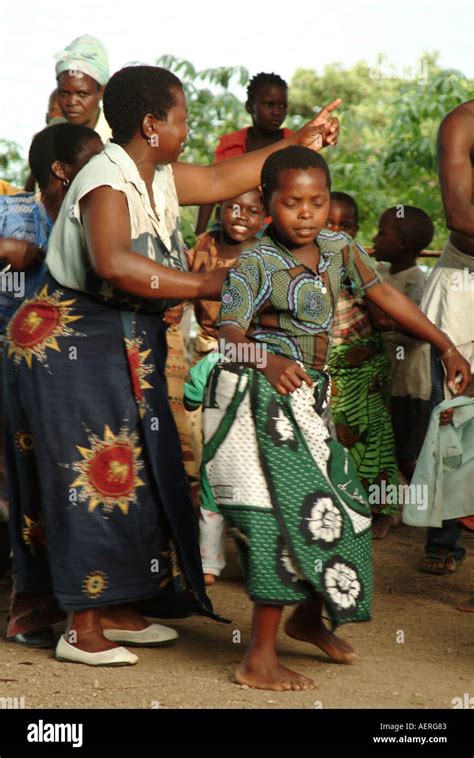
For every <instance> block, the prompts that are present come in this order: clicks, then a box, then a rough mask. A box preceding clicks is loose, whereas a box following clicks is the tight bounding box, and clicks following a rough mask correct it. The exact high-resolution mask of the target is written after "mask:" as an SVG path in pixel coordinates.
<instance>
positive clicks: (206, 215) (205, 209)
mask: <svg viewBox="0 0 474 758" xmlns="http://www.w3.org/2000/svg"><path fill="white" fill-rule="evenodd" d="M213 208H214V206H213V205H212V203H208V204H207V205H201V206H199V210H198V217H197V222H196V235H199V234H202V233H203V232H205V231H206V229H207V225H208V224H209V219H210V218H211V216H212V209H213Z"/></svg>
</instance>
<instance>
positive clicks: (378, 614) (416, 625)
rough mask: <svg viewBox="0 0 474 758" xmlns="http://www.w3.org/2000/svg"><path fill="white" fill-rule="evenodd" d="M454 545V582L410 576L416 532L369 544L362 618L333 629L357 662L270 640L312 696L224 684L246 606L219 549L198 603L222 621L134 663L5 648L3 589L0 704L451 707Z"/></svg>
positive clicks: (468, 634)
mask: <svg viewBox="0 0 474 758" xmlns="http://www.w3.org/2000/svg"><path fill="white" fill-rule="evenodd" d="M462 539H463V544H464V545H465V547H466V548H467V549H468V557H467V559H466V561H465V562H464V564H463V566H462V569H461V571H460V572H459V573H457V574H455V575H453V576H444V577H436V576H430V575H427V574H421V573H419V572H418V571H417V570H416V568H417V565H418V563H419V561H420V558H421V556H422V547H423V540H424V532H423V530H416V529H412V528H409V527H406V526H402V527H399V528H398V529H396V530H394V531H392V532H391V534H390V535H389V536H388V537H387V539H385V540H384V541H381V542H375V543H374V558H375V576H376V592H375V598H374V608H373V621H372V622H371V623H368V624H365V623H364V624H352V625H347V626H345V627H343V628H342V629H341V631H340V634H341V636H346V637H347V638H349V639H351V640H352V642H353V643H354V645H355V647H356V649H357V651H358V652H359V654H360V660H359V661H358V663H357V664H356V665H355V666H342V665H337V664H333V663H330V662H329V661H328V660H327V659H326V658H325V656H324V655H323V654H319V651H316V650H315V649H314V648H312V647H311V646H310V645H306V644H302V643H298V642H296V641H294V640H291V639H289V638H288V637H285V635H284V634H283V632H282V633H281V635H280V652H281V658H282V661H283V663H284V664H285V665H287V666H289V667H290V668H294V669H296V670H297V671H300V672H301V673H303V674H305V675H307V676H310V677H312V678H314V679H315V680H316V681H317V682H318V683H319V688H318V689H316V690H314V691H312V692H290V693H288V692H284V693H283V692H282V693H279V692H265V691H262V690H252V689H247V688H244V687H240V686H237V685H235V684H234V683H233V682H232V680H231V676H232V670H233V669H234V668H235V666H236V664H237V663H238V661H239V659H240V657H241V656H242V653H243V650H244V647H245V644H246V641H247V639H248V634H249V628H250V626H249V625H250V616H251V604H250V601H249V600H248V598H247V596H246V594H245V591H244V586H243V583H242V580H241V578H240V574H239V569H238V565H237V561H236V556H235V551H234V549H233V548H232V546H231V543H229V549H228V567H227V568H226V571H225V574H224V575H223V578H222V580H220V581H219V582H218V583H217V584H216V585H215V586H214V587H212V588H211V589H210V592H209V594H210V596H211V597H212V600H213V603H214V607H215V609H216V611H217V612H218V613H220V614H222V615H223V616H225V617H227V618H231V619H232V624H230V625H224V624H220V623H217V622H213V621H209V620H207V619H202V618H196V617H193V618H189V619H184V620H183V619H182V620H178V621H176V622H170V621H165V622H164V623H166V624H168V625H169V624H171V625H172V626H174V627H175V628H176V629H178V630H179V633H180V635H181V639H180V640H179V641H178V643H177V644H175V645H174V646H172V647H167V648H161V649H160V648H155V649H148V650H146V649H144V650H141V651H140V652H139V656H140V660H139V662H138V664H137V665H136V666H129V667H123V668H112V669H104V668H102V669H101V668H98V669H94V668H92V667H89V666H83V665H77V664H65V663H60V662H58V661H56V660H55V659H54V657H53V653H52V652H51V651H40V650H31V649H27V648H24V647H22V646H20V645H16V644H12V643H10V642H7V641H6V640H5V639H4V631H5V616H6V612H7V608H8V588H7V586H6V584H5V583H3V585H2V587H1V595H0V616H1V627H0V634H1V635H2V639H1V640H0V697H19V698H20V697H24V698H25V701H24V703H25V707H26V708H46V707H49V708H244V709H245V708H247V709H255V708H298V709H301V708H304V709H313V708H321V707H322V708H418V709H422V708H452V707H453V703H452V701H453V699H454V698H456V697H460V698H464V696H465V693H468V696H469V697H472V696H474V614H470V613H461V612H459V611H457V610H455V607H454V606H455V605H456V604H457V603H459V602H460V601H461V600H463V599H465V598H466V597H467V596H469V595H474V535H468V534H466V536H463V538H462ZM57 628H58V630H60V629H61V625H58V627H57ZM236 632H240V638H241V642H240V643H238V642H235V641H234V640H238V638H239V635H238V634H236ZM473 702H474V701H473Z"/></svg>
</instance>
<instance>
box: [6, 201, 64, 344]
mask: <svg viewBox="0 0 474 758" xmlns="http://www.w3.org/2000/svg"><path fill="white" fill-rule="evenodd" d="M52 228H53V222H52V221H51V219H50V218H49V216H48V214H47V213H46V209H45V207H44V205H43V204H42V203H41V202H39V201H38V200H36V199H35V195H34V193H33V192H19V193H18V194H17V195H1V196H0V237H3V238H4V239H17V240H26V241H27V242H31V243H32V244H34V245H38V247H43V248H45V249H46V247H47V244H48V238H49V235H50V232H51V229H52ZM45 271H46V268H45V265H44V263H40V264H38V265H36V266H32V267H31V268H30V269H28V270H27V271H24V272H16V271H15V270H14V269H10V270H9V272H8V273H7V274H4V275H3V276H1V275H0V334H4V333H5V329H6V326H7V323H8V322H9V320H10V319H11V317H12V316H13V314H14V313H15V311H16V310H17V308H19V306H20V305H21V304H22V302H23V300H24V299H25V298H28V297H30V296H31V295H32V294H33V292H34V291H35V290H36V289H37V287H38V286H39V285H40V284H41V282H42V280H43V278H44V274H45Z"/></svg>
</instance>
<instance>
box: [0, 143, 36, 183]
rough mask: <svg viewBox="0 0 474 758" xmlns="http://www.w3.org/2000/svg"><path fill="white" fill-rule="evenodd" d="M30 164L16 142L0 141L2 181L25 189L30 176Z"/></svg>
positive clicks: (0, 177)
mask: <svg viewBox="0 0 474 758" xmlns="http://www.w3.org/2000/svg"><path fill="white" fill-rule="evenodd" d="M28 172H29V168H28V163H27V162H26V161H25V159H24V158H23V157H22V155H21V153H20V147H19V145H17V144H16V142H11V141H9V140H5V139H0V179H4V180H5V181H7V182H11V184H13V185H15V186H16V187H23V185H24V183H25V180H26V177H27V176H28Z"/></svg>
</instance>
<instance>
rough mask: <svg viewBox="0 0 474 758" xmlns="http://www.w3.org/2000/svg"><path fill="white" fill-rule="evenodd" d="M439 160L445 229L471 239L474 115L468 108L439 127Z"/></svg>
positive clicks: (473, 221)
mask: <svg viewBox="0 0 474 758" xmlns="http://www.w3.org/2000/svg"><path fill="white" fill-rule="evenodd" d="M438 159H439V179H440V185H441V196H442V199H443V206H444V213H445V216H446V225H447V227H448V229H450V230H451V231H454V232H458V233H459V234H464V235H466V236H467V237H474V205H473V203H472V172H473V159H474V114H473V113H472V112H471V111H470V110H469V109H468V108H466V107H462V106H461V107H459V108H456V110H455V111H453V112H452V113H449V114H448V115H447V116H446V118H445V119H444V120H443V122H442V123H441V126H440V128H439V132H438Z"/></svg>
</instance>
